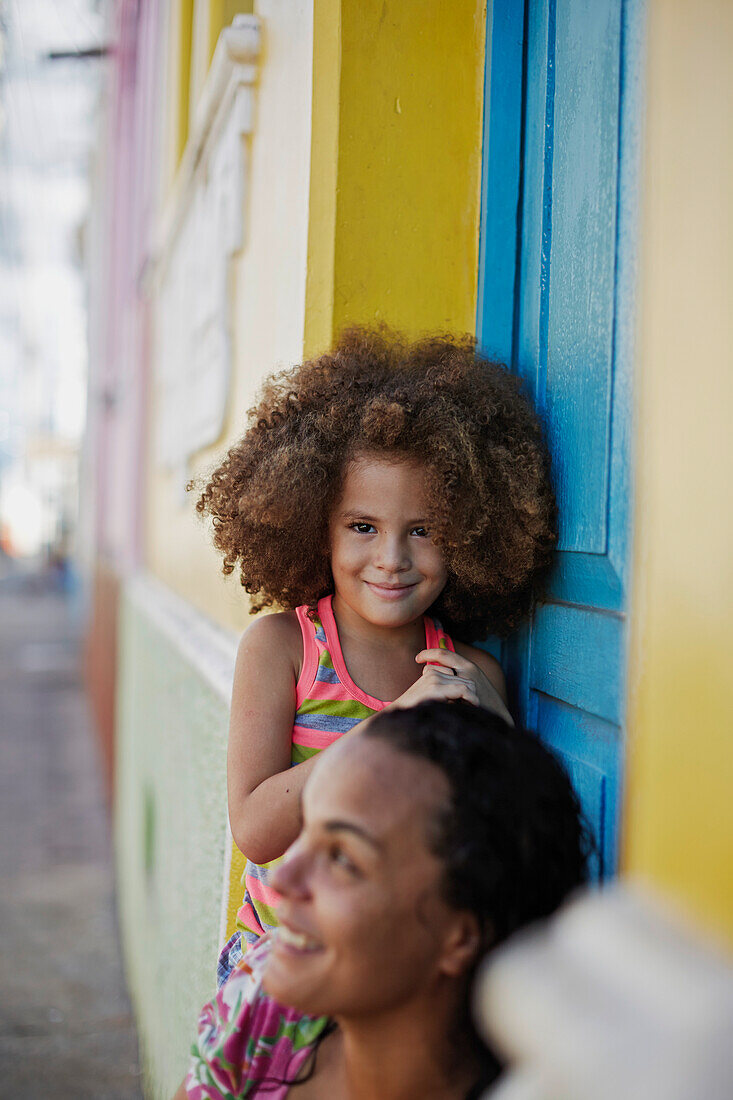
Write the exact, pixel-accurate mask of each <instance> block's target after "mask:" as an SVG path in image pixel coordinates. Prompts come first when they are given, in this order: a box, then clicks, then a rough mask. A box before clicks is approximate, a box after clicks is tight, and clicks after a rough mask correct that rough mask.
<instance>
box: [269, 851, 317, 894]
mask: <svg viewBox="0 0 733 1100" xmlns="http://www.w3.org/2000/svg"><path fill="white" fill-rule="evenodd" d="M308 862H309V861H308V856H307V853H306V852H305V850H304V848H303V845H302V844H301V842H300V840H296V841H295V842H294V843H293V844H291V845H290V847H289V848H288V850H287V852H286V853H285V855H284V856H283V858H282V859H281V861H280V862H279V863H278V864H277V865H276V866H275V867H273V869H272V871H271V872H270V885H271V886H272V888H273V890H276V891H277V892H278V894H282V896H283V897H285V898H293V899H295V898H305V897H307V896H308V894H309V889H308V886H307V879H308V875H307V871H308Z"/></svg>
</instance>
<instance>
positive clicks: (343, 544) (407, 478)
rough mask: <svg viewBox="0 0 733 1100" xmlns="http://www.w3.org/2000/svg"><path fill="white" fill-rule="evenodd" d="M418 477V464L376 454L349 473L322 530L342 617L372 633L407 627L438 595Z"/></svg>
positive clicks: (440, 577) (441, 568)
mask: <svg viewBox="0 0 733 1100" xmlns="http://www.w3.org/2000/svg"><path fill="white" fill-rule="evenodd" d="M425 476H426V475H425V469H424V467H423V466H421V465H420V464H419V463H416V462H411V461H401V460H399V459H395V458H389V457H379V456H376V455H362V456H359V457H357V458H356V459H355V460H354V461H353V462H351V464H350V465H349V466H348V468H347V470H346V474H345V476H344V481H343V485H342V488H341V495H340V497H339V499H338V500H337V501H336V504H335V506H334V509H333V512H332V514H331V520H330V525H329V535H330V546H331V571H332V573H333V581H334V589H335V594H336V598H337V601H338V603H340V604H341V610H342V611H343V610H344V609H345V608H347V609H349V610H350V611H352V612H354V613H355V614H356V615H358V616H359V617H360V618H361V619H363V620H364V621H366V622H368V623H372V624H373V625H374V626H382V627H385V626H386V627H400V626H406V625H407V624H409V623H412V622H415V620H417V619H419V618H420V617H421V616H422V615H423V614H424V613H425V612H426V611H427V609H428V608H429V607H430V606H431V604H432V603H433V602H434V601H435V600H436V599H437V597H438V596H439V595H440V593H441V592H442V590H443V588H444V587H445V582H446V576H447V574H446V569H445V565H444V564H443V557H442V554H441V553H440V551H439V550H438V548H437V547H436V546H435V545H434V543H433V541H432V539H431V537H430V532H429V531H428V529H427V526H426V518H425V517H426V506H425V497H426V493H425V488H426V486H425ZM338 603H337V608H338Z"/></svg>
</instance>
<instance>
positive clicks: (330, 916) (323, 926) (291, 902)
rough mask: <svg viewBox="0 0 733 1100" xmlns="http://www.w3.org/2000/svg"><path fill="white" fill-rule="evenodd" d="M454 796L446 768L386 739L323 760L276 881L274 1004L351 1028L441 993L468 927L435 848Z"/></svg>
mask: <svg viewBox="0 0 733 1100" xmlns="http://www.w3.org/2000/svg"><path fill="white" fill-rule="evenodd" d="M448 797H449V791H448V783H447V780H446V779H445V777H444V776H443V774H442V773H441V772H440V771H439V769H438V768H437V767H434V766H433V765H432V764H430V763H428V762H427V761H423V760H420V759H417V758H414V757H411V756H408V755H406V754H404V753H401V752H397V751H395V750H394V749H392V748H391V747H390V746H388V745H386V744H385V743H384V742H383V741H381V740H372V739H369V738H362V737H355V738H349V739H348V740H346V741H344V742H342V743H340V744H339V745H336V746H334V747H333V748H331V749H329V750H328V752H326V753H324V754H323V756H322V757H321V758H320V759H319V761H318V763H317V765H316V767H315V768H314V770H313V772H312V774H311V777H310V778H309V780H308V783H307V784H306V787H305V791H304V796H303V829H302V832H301V834H300V836H299V837H298V839H297V840H296V841H295V843H294V844H293V845H292V846H291V847H290V849H289V850H288V852H287V853H286V855H285V858H284V860H283V862H282V863H281V864H280V865H279V866H278V867H277V869H276V871H275V872H274V873H273V879H272V883H273V886H275V888H276V889H277V890H279V891H280V893H281V894H282V901H281V904H280V906H279V909H278V915H279V918H280V921H281V929H280V930H279V932H278V933H277V934H276V936H275V942H274V946H273V950H272V953H271V955H270V959H269V962H268V965H267V969H266V972H265V980H264V984H265V988H266V990H267V992H268V993H270V995H271V996H273V997H274V998H275V999H276V1000H278V1001H281V1002H283V1003H285V1004H288V1005H292V1006H293V1007H296V1008H300V1009H302V1010H303V1011H304V1012H308V1013H310V1014H312V1015H329V1016H341V1017H344V1018H346V1017H355V1016H360V1015H362V1014H371V1013H374V1012H379V1011H385V1010H389V1009H391V1008H395V1007H398V1006H400V1005H402V1004H404V1003H406V1002H407V1001H409V1000H410V999H412V998H414V997H416V996H419V995H421V994H424V993H425V992H426V991H429V990H430V989H432V988H434V985H435V981H436V977H437V976H438V975H439V974H440V973H441V972H445V962H446V958H447V955H446V945H451V944H453V943H454V942H457V940H458V939H460V936H461V928H459V924H460V922H461V920H463V922H464V924H465V914H457V913H456V912H455V911H454V910H452V909H451V908H450V907H449V906H448V905H446V903H445V902H444V901H443V900H442V898H441V896H440V880H441V871H442V867H441V864H440V861H439V860H438V859H437V858H436V857H435V856H434V855H433V854H432V853H431V852H430V851H429V850H428V848H427V844H426V839H427V837H428V835H429V828H430V824H431V821H433V820H434V819H435V816H436V814H439V813H440V811H441V808H442V807H444V806H445V805H446V804H447V801H448ZM451 957H452V956H451ZM449 969H450V968H449Z"/></svg>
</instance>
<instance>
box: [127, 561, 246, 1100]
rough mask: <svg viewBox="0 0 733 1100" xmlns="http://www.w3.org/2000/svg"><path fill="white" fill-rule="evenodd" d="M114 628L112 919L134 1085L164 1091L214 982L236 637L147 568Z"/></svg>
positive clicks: (172, 1084)
mask: <svg viewBox="0 0 733 1100" xmlns="http://www.w3.org/2000/svg"><path fill="white" fill-rule="evenodd" d="M118 640H119V654H120V660H119V681H118V693H117V698H118V712H117V723H118V724H117V790H116V813H115V840H116V847H117V874H118V891H119V904H120V918H121V931H122V940H123V947H124V952H125V960H126V967H127V975H128V981H129V984H130V991H131V995H132V998H133V1002H134V1005H135V1011H136V1014H137V1023H138V1028H139V1034H140V1044H141V1058H142V1064H143V1072H144V1087H145V1095H146V1097H147V1098H148V1100H159V1098H160V1100H163V1098H165V1100H169V1098H170V1096H171V1095H172V1094H173V1092H174V1091H175V1089H176V1088H177V1087H178V1085H179V1084H180V1081H181V1078H182V1076H183V1073H184V1070H185V1067H186V1064H187V1055H188V1050H189V1047H190V1043H191V1039H192V1036H193V1034H194V1031H195V1026H196V1019H197V1016H198V1012H199V1009H200V1008H201V1005H202V1004H203V1003H204V1002H205V1001H206V1000H208V999H209V998H210V997H211V996H212V995H213V993H214V990H215V987H216V979H215V972H216V958H217V952H218V949H219V938H220V923H221V908H222V890H223V886H224V880H225V868H226V869H227V871H228V864H229V854H228V850H227V837H228V826H227V801H226V759H225V758H226V733H227V720H228V704H229V685H230V684H231V673H232V670H233V665H234V655H235V649H236V639H235V638H234V636H233V635H229V634H228V633H226V632H224V631H222V630H220V629H219V628H217V627H214V626H213V625H211V624H209V623H208V622H207V621H206V620H204V619H202V618H201V617H200V616H198V615H197V613H196V612H193V611H192V610H191V609H190V608H189V607H188V606H187V605H185V604H184V603H183V601H181V600H179V599H178V597H176V596H174V595H173V594H172V593H170V592H169V590H167V589H165V588H163V587H162V586H161V585H159V584H158V583H157V582H154V581H152V580H149V579H145V580H136V581H134V582H132V583H131V584H128V585H127V586H126V588H125V591H124V592H123V595H122V600H121V609H120V625H119V636H118Z"/></svg>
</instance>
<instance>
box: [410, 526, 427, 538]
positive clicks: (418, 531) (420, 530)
mask: <svg viewBox="0 0 733 1100" xmlns="http://www.w3.org/2000/svg"><path fill="white" fill-rule="evenodd" d="M410 534H411V535H417V536H418V537H419V538H421V539H427V538H430V532H429V531H428V529H427V527H413V529H412V530H411V531H410Z"/></svg>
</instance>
